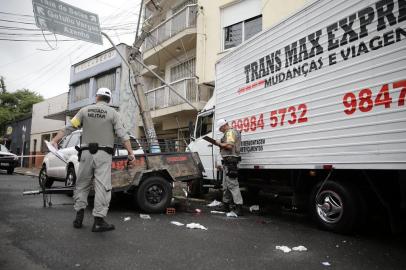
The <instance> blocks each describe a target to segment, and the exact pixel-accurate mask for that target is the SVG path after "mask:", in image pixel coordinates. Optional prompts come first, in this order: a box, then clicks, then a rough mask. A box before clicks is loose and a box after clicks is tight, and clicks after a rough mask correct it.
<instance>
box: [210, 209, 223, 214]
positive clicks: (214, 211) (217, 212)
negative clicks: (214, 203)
mask: <svg viewBox="0 0 406 270" xmlns="http://www.w3.org/2000/svg"><path fill="white" fill-rule="evenodd" d="M210 213H212V214H222V215H224V214H225V213H226V212H223V211H216V210H213V211H210Z"/></svg>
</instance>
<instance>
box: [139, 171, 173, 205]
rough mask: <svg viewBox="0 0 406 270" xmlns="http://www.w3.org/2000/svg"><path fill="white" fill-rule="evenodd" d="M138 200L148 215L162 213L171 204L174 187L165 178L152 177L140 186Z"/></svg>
mask: <svg viewBox="0 0 406 270" xmlns="http://www.w3.org/2000/svg"><path fill="white" fill-rule="evenodd" d="M136 199H137V203H138V206H139V207H140V208H141V210H143V211H145V212H146V213H162V212H164V211H165V209H166V208H167V207H168V206H169V204H170V203H171V199H172V187H171V185H170V183H169V182H168V181H167V180H165V179H164V178H162V177H160V176H151V177H148V178H147V179H146V180H144V181H143V182H142V183H141V185H140V186H139V188H138V191H137V197H136Z"/></svg>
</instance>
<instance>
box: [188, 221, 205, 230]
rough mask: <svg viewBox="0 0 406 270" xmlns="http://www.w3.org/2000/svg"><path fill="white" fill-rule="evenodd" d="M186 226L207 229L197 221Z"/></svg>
mask: <svg viewBox="0 0 406 270" xmlns="http://www.w3.org/2000/svg"><path fill="white" fill-rule="evenodd" d="M186 228H189V229H201V230H205V231H207V228H206V227H204V226H203V225H200V224H199V223H189V224H187V225H186Z"/></svg>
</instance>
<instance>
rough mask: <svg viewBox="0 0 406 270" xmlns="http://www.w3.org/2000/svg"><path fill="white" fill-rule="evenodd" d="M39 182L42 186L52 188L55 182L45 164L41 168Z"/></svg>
mask: <svg viewBox="0 0 406 270" xmlns="http://www.w3.org/2000/svg"><path fill="white" fill-rule="evenodd" d="M38 182H39V186H40V187H41V188H50V187H52V184H53V183H54V180H52V179H50V178H49V177H48V175H47V168H46V166H45V165H44V166H42V168H41V170H40V171H39V176H38Z"/></svg>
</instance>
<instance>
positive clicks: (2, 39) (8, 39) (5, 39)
mask: <svg viewBox="0 0 406 270" xmlns="http://www.w3.org/2000/svg"><path fill="white" fill-rule="evenodd" d="M0 41H16V42H18V41H30V42H46V41H45V40H44V39H11V38H0ZM58 41H62V42H66V41H75V42H77V41H79V40H77V39H58Z"/></svg>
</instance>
